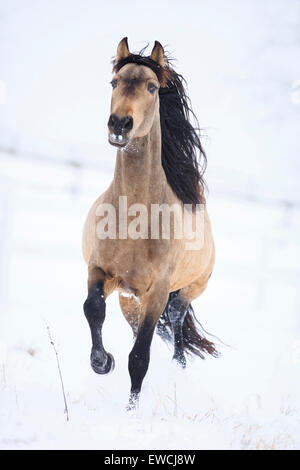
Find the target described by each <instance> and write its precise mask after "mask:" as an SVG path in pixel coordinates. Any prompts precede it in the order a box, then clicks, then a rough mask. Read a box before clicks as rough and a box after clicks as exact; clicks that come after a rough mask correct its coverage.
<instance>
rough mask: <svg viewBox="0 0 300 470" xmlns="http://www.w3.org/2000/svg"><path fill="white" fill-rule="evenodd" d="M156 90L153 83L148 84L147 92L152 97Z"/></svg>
mask: <svg viewBox="0 0 300 470" xmlns="http://www.w3.org/2000/svg"><path fill="white" fill-rule="evenodd" d="M156 90H157V86H156V85H155V83H149V85H148V91H150V93H151V94H152V95H154V93H155V91H156Z"/></svg>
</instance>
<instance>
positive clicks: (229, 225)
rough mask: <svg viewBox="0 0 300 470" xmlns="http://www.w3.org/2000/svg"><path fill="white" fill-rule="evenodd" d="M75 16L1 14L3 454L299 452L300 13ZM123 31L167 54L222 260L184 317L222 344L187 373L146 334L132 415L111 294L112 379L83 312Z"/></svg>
mask: <svg viewBox="0 0 300 470" xmlns="http://www.w3.org/2000/svg"><path fill="white" fill-rule="evenodd" d="M88 3H89V7H90V8H83V7H82V2H79V1H73V2H72V5H71V3H70V2H69V1H68V0H64V1H60V2H58V1H55V0H54V1H52V2H46V3H45V2H44V5H43V8H42V7H41V6H39V4H38V3H37V2H33V1H31V0H28V1H27V2H26V7H25V5H23V2H20V1H17V0H10V1H9V2H8V1H3V2H2V3H1V10H2V11H1V14H0V22H1V26H3V28H4V29H3V31H4V32H5V38H4V39H3V40H2V42H1V44H0V58H1V63H2V64H3V68H2V69H1V72H0V80H1V83H3V84H4V85H3V86H4V87H5V90H6V93H5V104H1V105H0V106H1V109H0V111H1V113H0V129H1V133H0V221H1V226H0V227H1V229H0V281H1V283H0V448H2V449H65V448H68V449H73V448H74V449H132V448H134V449H179V448H180V449H194V448H195V449H273V448H274V449H299V448H300V414H299V410H300V393H299V392H300V377H299V364H300V337H299V333H300V322H299V308H300V298H299V280H300V279H299V278H300V270H299V259H300V243H299V239H300V237H299V235H300V224H299V183H298V172H297V170H298V168H299V151H300V148H299V112H300V107H299V106H300V105H299V100H298V98H297V97H298V94H297V92H298V91H299V90H298V88H297V86H298V85H297V83H298V82H297V81H298V80H299V78H300V65H299V61H297V60H296V59H295V57H299V52H300V51H299V48H300V44H299V38H298V36H297V31H298V29H297V28H299V14H300V10H299V2H297V1H290V2H289V5H287V4H286V2H284V1H273V2H269V1H266V2H258V1H247V2H235V1H230V2H226V4H225V3H224V2H217V1H214V2H208V1H203V2H196V1H195V2H191V3H192V5H191V6H190V8H186V9H184V10H183V9H182V3H181V2H176V1H175V2H173V4H172V5H173V7H172V9H170V8H167V7H166V6H165V5H161V2H159V5H160V8H161V10H160V11H161V14H160V15H158V16H157V15H156V14H155V24H154V20H153V12H154V11H155V8H156V6H155V5H154V4H156V2H155V1H154V3H153V2H152V3H151V11H150V10H149V8H150V7H149V6H148V5H147V4H145V5H144V6H143V5H140V4H139V11H140V14H141V16H140V18H139V19H136V20H135V19H132V18H128V12H127V11H126V9H127V7H126V8H125V5H123V3H122V2H117V4H118V5H116V2H115V3H114V6H110V5H108V4H106V5H102V4H101V6H99V3H98V2H96V1H93V0H89V2H88ZM116 7H118V9H119V11H120V20H118V19H117V18H116V17H115V15H113V9H115V8H116ZM70 8H71V10H70ZM178 8H180V15H179V14H178ZM71 11H72V14H70V12H71ZM191 11H192V12H193V14H191ZM233 11H234V15H233ZM233 16H234V18H233ZM111 17H114V21H115V22H118V21H120V23H117V24H115V25H114V28H113V31H112V28H111V22H110V21H104V20H103V18H111ZM126 19H127V20H128V33H127V32H126V31H125V32H124V24H127V22H126ZM121 21H122V24H121ZM99 31H100V32H99ZM126 34H128V36H129V45H130V44H133V49H139V48H140V47H142V46H143V44H144V42H143V41H145V40H147V39H151V41H154V40H155V39H158V40H160V42H162V43H163V44H165V43H168V44H170V47H169V48H170V49H171V50H172V51H174V56H175V57H176V58H178V61H177V62H176V66H177V70H178V71H180V72H182V73H183V75H184V76H185V77H186V78H187V81H188V84H189V92H190V95H191V98H192V103H193V106H194V109H195V111H196V112H197V115H198V116H199V119H200V123H201V124H202V125H204V133H205V134H206V135H208V136H209V139H207V138H205V139H204V143H205V147H206V149H207V153H208V171H207V180H208V186H209V189H210V194H209V198H208V210H209V214H210V216H211V219H212V224H213V230H214V235H215V241H216V248H217V262H216V267H215V270H214V273H213V276H212V278H211V279H210V282H209V285H208V288H207V290H206V291H205V293H204V294H203V295H202V296H201V297H200V298H199V299H197V300H196V301H195V302H194V304H193V305H194V309H195V311H196V313H197V315H198V318H199V320H200V321H201V323H202V324H203V326H204V328H205V329H206V330H207V331H209V332H212V333H213V334H215V335H216V336H218V337H219V338H220V339H221V340H222V341H223V343H225V344H222V343H220V344H219V348H220V350H221V352H222V355H221V357H220V358H219V359H213V358H207V360H205V361H201V360H200V359H197V358H196V359H193V360H191V361H189V362H188V367H187V369H186V370H184V371H183V370H181V369H179V368H178V367H177V365H176V364H174V363H173V362H172V360H171V358H172V350H171V349H169V347H167V346H166V345H165V344H164V343H162V341H161V340H160V338H158V337H157V336H155V338H154V341H153V345H152V350H151V362H150V367H149V371H148V374H147V376H146V379H145V382H144V386H143V391H142V396H141V402H140V408H139V410H138V411H137V412H127V411H126V410H125V407H126V405H127V400H128V397H129V387H130V380H129V374H128V370H127V361H128V354H129V352H130V350H131V348H132V344H133V343H132V332H131V329H130V327H129V326H128V324H127V323H126V321H125V319H124V318H123V316H122V314H121V311H120V308H119V305H118V296H117V294H116V293H115V294H113V295H112V296H111V297H110V298H109V299H108V303H107V318H106V321H105V324H104V331H103V335H104V344H105V347H106V348H107V350H108V351H109V352H111V353H112V354H113V355H114V358H115V363H116V367H115V370H114V371H113V372H112V373H111V374H109V375H108V376H101V375H96V374H95V373H94V372H93V371H92V369H91V368H90V364H89V355H90V347H91V341H90V333H89V328H88V325H87V322H86V319H85V317H84V315H83V311H82V305H83V302H84V300H85V297H86V277H87V276H86V266H85V264H84V261H83V259H82V255H81V232H82V226H83V223H84V219H85V217H86V214H87V211H88V209H89V207H90V205H91V203H92V202H93V201H94V199H95V198H96V197H97V196H98V195H99V194H100V193H101V192H102V191H103V190H104V189H105V188H106V187H107V185H108V184H109V182H110V179H111V177H112V175H113V168H114V162H115V149H113V148H112V147H111V146H109V144H108V143H107V128H106V123H107V119H108V113H109V99H110V86H109V81H110V64H109V60H110V58H111V56H112V54H113V53H114V51H115V47H116V45H117V42H118V40H119V39H121V38H122V37H123V36H125V35H126ZM195 54H197V57H200V59H199V60H196V61H195V60H194V58H195ZM125 295H126V293H125ZM127 295H131V294H127ZM46 325H49V327H50V331H51V335H52V337H53V339H54V342H55V345H56V347H57V349H58V354H59V360H60V366H61V370H62V374H63V379H64V385H65V390H66V396H67V401H68V408H69V414H70V420H69V421H68V422H67V420H66V415H65V413H64V402H63V396H62V391H61V384H60V380H59V375H58V370H57V365H56V358H55V353H54V351H53V348H52V346H51V344H50V341H49V337H48V333H47V326H46Z"/></svg>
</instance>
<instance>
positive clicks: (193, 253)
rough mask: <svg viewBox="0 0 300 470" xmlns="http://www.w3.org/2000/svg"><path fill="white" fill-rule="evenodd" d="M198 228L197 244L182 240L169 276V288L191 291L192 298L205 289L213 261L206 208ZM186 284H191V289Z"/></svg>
mask: <svg viewBox="0 0 300 470" xmlns="http://www.w3.org/2000/svg"><path fill="white" fill-rule="evenodd" d="M200 230H201V233H198V234H197V239H198V243H199V245H197V243H196V244H195V245H194V244H193V243H191V240H188V239H185V240H184V244H183V247H182V250H181V252H180V254H179V256H178V258H177V262H176V266H175V269H174V272H173V274H172V276H171V290H172V291H175V290H178V289H183V288H185V291H186V292H188V291H193V293H192V292H191V297H193V298H195V297H197V296H198V295H200V293H201V292H203V290H204V289H205V287H206V284H207V281H208V279H209V277H210V275H211V273H212V270H213V267H214V262H215V247H214V240H213V235H212V229H211V223H210V219H209V216H208V214H207V211H206V209H205V210H204V223H203V224H201V229H200ZM202 231H203V232H202ZM191 248H192V249H191ZM188 286H193V289H191V288H188Z"/></svg>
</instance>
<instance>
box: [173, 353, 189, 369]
mask: <svg viewBox="0 0 300 470" xmlns="http://www.w3.org/2000/svg"><path fill="white" fill-rule="evenodd" d="M173 361H176V363H177V364H178V365H179V366H180V367H181V368H182V369H185V368H186V358H185V356H184V354H180V355H176V356H173Z"/></svg>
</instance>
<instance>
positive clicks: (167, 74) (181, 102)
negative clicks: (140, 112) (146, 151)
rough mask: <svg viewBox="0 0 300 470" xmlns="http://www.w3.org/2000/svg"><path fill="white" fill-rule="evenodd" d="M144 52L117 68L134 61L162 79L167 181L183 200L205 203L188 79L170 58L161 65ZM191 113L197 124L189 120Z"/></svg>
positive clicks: (163, 153)
mask: <svg viewBox="0 0 300 470" xmlns="http://www.w3.org/2000/svg"><path fill="white" fill-rule="evenodd" d="M143 52H144V49H143V50H142V51H140V53H139V54H130V55H129V56H128V57H126V58H125V59H121V60H120V61H118V62H116V63H114V71H115V72H118V71H119V70H120V69H121V68H122V67H123V66H124V65H126V64H129V63H135V64H137V65H145V66H147V67H150V68H151V69H152V70H153V71H154V73H155V74H156V75H157V78H158V80H159V82H160V83H161V87H160V89H159V98H160V123H161V140H162V149H161V159H162V166H163V168H164V171H165V174H166V177H167V181H168V183H169V185H170V186H171V188H172V190H173V191H174V193H175V194H176V196H177V197H178V198H179V199H180V200H181V201H182V202H183V203H184V204H192V205H195V204H201V203H202V204H203V203H205V197H204V190H205V182H204V179H203V174H204V172H205V169H206V155H205V152H204V150H203V147H202V145H201V142H200V130H199V125H198V120H197V118H196V116H195V114H194V113H193V111H192V109H191V105H190V100H189V98H188V96H187V94H186V91H185V80H184V78H183V77H182V75H179V74H178V73H176V72H175V70H174V69H173V68H171V66H170V62H169V60H167V59H166V63H165V66H164V67H161V66H160V65H159V64H158V63H157V62H154V61H153V60H152V59H150V57H147V56H144V55H143ZM191 117H192V118H193V119H194V121H195V127H194V126H193V125H192V124H191V122H190V118H191Z"/></svg>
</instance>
